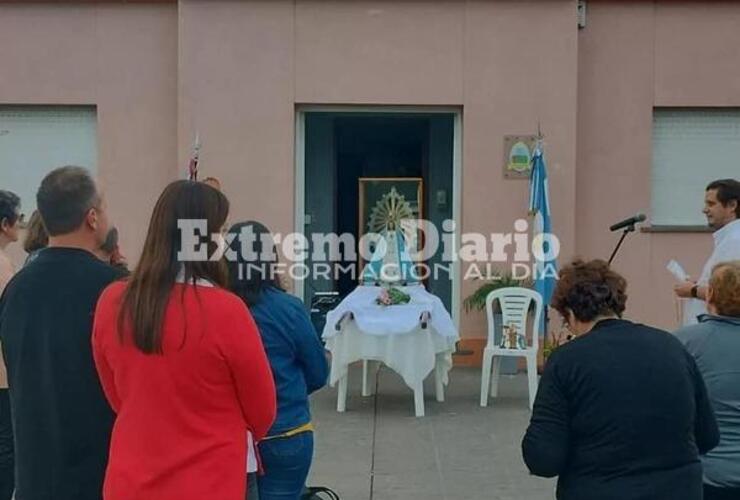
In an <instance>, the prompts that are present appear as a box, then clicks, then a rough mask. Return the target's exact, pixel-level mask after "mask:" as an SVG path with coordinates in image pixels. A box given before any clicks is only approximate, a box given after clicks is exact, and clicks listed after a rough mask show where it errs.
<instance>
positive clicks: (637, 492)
mask: <svg viewBox="0 0 740 500" xmlns="http://www.w3.org/2000/svg"><path fill="white" fill-rule="evenodd" d="M625 291H626V282H625V280H624V278H622V277H621V276H620V275H619V274H617V273H615V272H614V271H612V270H611V269H609V266H608V264H607V263H606V262H604V261H591V262H587V263H585V262H581V261H577V262H575V263H573V264H572V265H570V266H568V267H566V268H565V269H563V270H562V272H561V275H560V280H559V283H558V286H557V288H556V290H555V293H554V295H553V300H552V306H553V307H554V308H555V309H556V310H557V311H558V312H559V313H560V314H561V315H562V316H563V318H564V319H565V321H566V323H567V325H568V327H569V329H570V330H571V331H572V332H573V333H574V334H576V335H577V338H576V339H575V340H573V341H571V342H569V343H567V344H565V345H563V346H561V347H559V348H558V349H557V350H556V351H555V352H554V353H553V354H552V356H551V357H550V359H549V360H548V363H547V366H546V368H545V372H544V374H543V375H542V380H541V382H540V386H539V391H538V392H537V397H536V399H535V403H534V409H533V413H532V419H531V422H530V424H529V428H528V429H527V433H526V435H525V436H524V441H523V442H522V451H523V455H524V461H525V462H526V464H527V466H528V467H529V470H530V471H531V472H532V473H533V474H535V475H537V476H544V477H554V476H559V478H558V491H557V498H558V500H611V499H614V500H701V498H702V468H701V463H700V461H699V454H703V453H706V452H707V451H709V450H711V449H712V448H713V447H714V446H716V445H717V443H718V442H719V431H718V430H717V423H716V421H715V419H714V415H713V413H712V409H711V406H710V404H709V400H708V398H707V392H706V388H705V386H704V381H703V380H702V377H701V375H700V373H699V371H698V369H697V367H696V364H695V363H694V360H693V358H692V357H691V356H690V355H689V354H688V353H687V352H686V351H685V350H684V348H683V346H682V345H681V343H680V342H679V341H678V340H677V339H675V338H674V337H673V336H672V335H670V334H669V333H667V332H664V331H662V330H657V329H655V328H650V327H647V326H643V325H639V324H635V323H631V322H629V321H626V320H623V319H621V315H622V313H623V312H624V309H625V303H626V300H627V295H626V293H625Z"/></svg>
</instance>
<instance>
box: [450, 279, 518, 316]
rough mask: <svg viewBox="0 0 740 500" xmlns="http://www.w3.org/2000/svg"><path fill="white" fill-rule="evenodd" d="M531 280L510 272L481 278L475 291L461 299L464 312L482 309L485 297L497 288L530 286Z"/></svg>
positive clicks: (484, 304) (484, 305) (484, 306)
mask: <svg viewBox="0 0 740 500" xmlns="http://www.w3.org/2000/svg"><path fill="white" fill-rule="evenodd" d="M531 286H532V280H529V279H518V278H514V277H513V276H512V275H511V274H510V273H501V274H498V275H494V276H491V277H489V278H488V279H485V280H483V284H481V286H479V287H478V289H477V290H476V291H474V292H473V293H472V294H470V295H469V296H468V297H466V298H465V300H463V307H465V312H470V311H473V310H476V311H482V310H484V309H485V308H486V297H488V294H489V293H491V292H492V291H494V290H498V289H499V288H507V287H524V288H531Z"/></svg>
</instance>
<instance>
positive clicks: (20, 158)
mask: <svg viewBox="0 0 740 500" xmlns="http://www.w3.org/2000/svg"><path fill="white" fill-rule="evenodd" d="M96 121H97V120H96V111H95V108H94V107H92V106H84V107H83V106H0V189H7V190H9V191H13V192H14V193H16V194H17V195H18V196H20V198H21V211H22V212H23V213H25V214H26V218H28V217H29V216H30V215H31V212H33V210H35V209H36V191H37V190H38V187H39V184H40V183H41V179H43V178H44V176H45V175H46V174H47V173H49V172H50V171H51V170H53V169H55V168H57V167H61V166H63V165H79V166H81V167H85V168H87V169H89V170H90V171H91V172H92V173H93V174H95V173H96V171H97V145H96V141H97V138H96Z"/></svg>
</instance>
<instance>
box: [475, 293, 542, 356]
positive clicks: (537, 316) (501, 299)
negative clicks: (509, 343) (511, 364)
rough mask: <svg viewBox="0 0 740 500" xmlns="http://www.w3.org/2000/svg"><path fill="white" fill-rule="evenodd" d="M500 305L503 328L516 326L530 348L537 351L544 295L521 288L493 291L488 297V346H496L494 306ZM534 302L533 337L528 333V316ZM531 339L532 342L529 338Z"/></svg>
mask: <svg viewBox="0 0 740 500" xmlns="http://www.w3.org/2000/svg"><path fill="white" fill-rule="evenodd" d="M494 302H498V303H499V307H500V309H501V316H502V317H501V319H502V321H503V323H502V327H503V326H508V325H514V326H515V327H516V329H517V331H519V333H521V334H522V335H524V336H525V337H526V338H527V339H528V342H529V346H530V347H531V348H533V349H535V350H537V349H538V348H539V343H540V339H539V337H540V332H539V329H540V323H541V321H542V295H540V293H539V292H537V291H535V290H532V289H529V288H521V287H506V288H499V289H497V290H494V291H492V292H491V293H489V294H488V296H487V297H486V315H487V317H488V345H489V346H495V339H494V333H495V331H496V324H495V319H494V312H493V305H494ZM533 302H534V321H533V322H532V335H531V336H530V335H528V334H527V333H528V332H527V316H528V315H529V309H530V307H531V305H532V303H533ZM530 337H531V341H530V340H529V338H530ZM496 347H497V346H496Z"/></svg>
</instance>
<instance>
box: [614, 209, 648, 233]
mask: <svg viewBox="0 0 740 500" xmlns="http://www.w3.org/2000/svg"><path fill="white" fill-rule="evenodd" d="M645 219H647V217H645V214H642V213H640V214H637V215H634V216H632V217H630V218H629V219H624V220H623V221H619V222H617V223H616V224H614V225H612V226H611V227H610V228H609V231H619V230H620V229H624V228H626V227H629V226H634V225H635V224H637V223H638V222H645Z"/></svg>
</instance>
